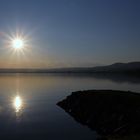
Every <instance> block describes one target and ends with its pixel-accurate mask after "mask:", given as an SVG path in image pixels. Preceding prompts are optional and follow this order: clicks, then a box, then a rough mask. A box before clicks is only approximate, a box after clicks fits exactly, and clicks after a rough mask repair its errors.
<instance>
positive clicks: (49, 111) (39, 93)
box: [0, 74, 140, 140]
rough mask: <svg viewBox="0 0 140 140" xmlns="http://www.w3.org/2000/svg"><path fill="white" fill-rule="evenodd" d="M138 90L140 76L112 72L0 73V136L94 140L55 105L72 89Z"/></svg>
mask: <svg viewBox="0 0 140 140" xmlns="http://www.w3.org/2000/svg"><path fill="white" fill-rule="evenodd" d="M89 89H114V90H125V91H128V90H130V91H134V92H140V78H139V77H133V76H127V75H111V74H92V75H89V74H0V137H1V138H2V139H4V140H7V139H14V140H16V139H30V140H31V139H33V140H47V139H48V140H56V139H61V140H96V138H97V134H96V132H94V131H92V130H90V129H89V128H88V127H86V126H83V125H81V124H80V123H77V122H76V121H75V120H74V119H73V118H72V117H70V116H69V115H68V114H67V113H66V112H65V111H64V110H62V109H61V108H60V107H58V106H57V105H56V103H57V102H59V101H61V100H63V99H64V98H65V97H66V96H68V95H70V94H71V92H72V91H77V90H89Z"/></svg>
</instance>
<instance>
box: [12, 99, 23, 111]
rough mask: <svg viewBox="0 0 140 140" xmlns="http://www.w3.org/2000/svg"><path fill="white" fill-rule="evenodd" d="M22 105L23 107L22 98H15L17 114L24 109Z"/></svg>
mask: <svg viewBox="0 0 140 140" xmlns="http://www.w3.org/2000/svg"><path fill="white" fill-rule="evenodd" d="M22 105H23V103H22V99H21V97H20V96H16V97H15V98H14V108H15V110H16V112H17V113H18V112H19V111H20V110H21V109H22Z"/></svg>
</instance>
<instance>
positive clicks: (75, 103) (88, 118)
mask: <svg viewBox="0 0 140 140" xmlns="http://www.w3.org/2000/svg"><path fill="white" fill-rule="evenodd" d="M57 105H58V106H60V107H61V108H63V109H64V110H65V111H66V112H67V113H69V114H70V115H71V116H72V117H73V118H74V119H75V120H76V121H78V122H80V123H81V124H83V125H87V126H88V127H89V128H91V129H92V130H94V131H96V132H97V133H98V134H99V135H100V136H102V137H104V138H106V139H109V140H116V139H117V140H121V139H123V138H124V139H125V138H126V139H127V140H129V139H133V138H132V137H133V136H134V137H135V140H138V139H139V138H140V135H139V134H140V94H138V93H134V92H130V91H114V90H88V91H77V92H73V93H72V94H71V95H70V96H68V97H67V98H66V99H64V100H62V101H60V102H58V104H57ZM136 136H138V137H136ZM112 137H116V139H115V138H112Z"/></svg>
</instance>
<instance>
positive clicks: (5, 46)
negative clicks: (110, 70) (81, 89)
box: [0, 0, 140, 68]
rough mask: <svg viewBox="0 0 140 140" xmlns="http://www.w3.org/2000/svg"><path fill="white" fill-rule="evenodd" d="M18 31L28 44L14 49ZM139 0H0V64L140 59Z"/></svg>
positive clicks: (55, 64)
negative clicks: (17, 49)
mask: <svg viewBox="0 0 140 140" xmlns="http://www.w3.org/2000/svg"><path fill="white" fill-rule="evenodd" d="M17 33H18V34H20V36H22V37H23V38H24V39H25V42H26V43H25V44H26V45H25V46H26V47H25V48H24V49H23V50H22V51H21V50H20V51H15V50H14V49H13V48H12V47H11V46H10V43H11V40H10V39H11V38H12V39H14V38H15V36H16V34H17ZM139 52H140V1H139V0H0V68H55V67H92V66H96V65H102V64H112V63H115V62H130V61H140V55H139Z"/></svg>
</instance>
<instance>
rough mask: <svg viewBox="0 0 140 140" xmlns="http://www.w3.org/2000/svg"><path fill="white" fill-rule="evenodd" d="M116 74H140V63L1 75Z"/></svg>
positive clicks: (14, 70) (6, 70)
mask: <svg viewBox="0 0 140 140" xmlns="http://www.w3.org/2000/svg"><path fill="white" fill-rule="evenodd" d="M101 72H102V73H105V72H106V73H110V72H111V73H114V72H121V73H122V72H127V73H137V74H140V62H130V63H114V64H111V65H107V66H96V67H81V68H80V67H79V68H53V69H0V73H101Z"/></svg>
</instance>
